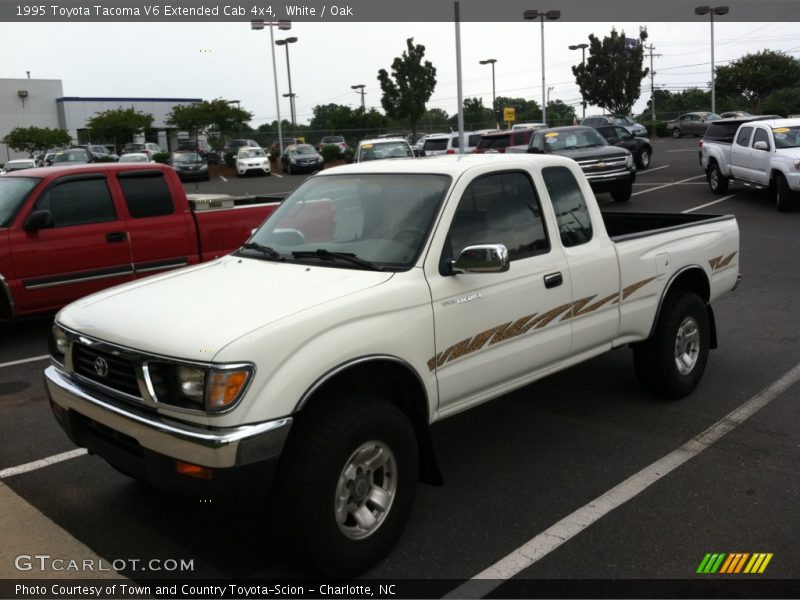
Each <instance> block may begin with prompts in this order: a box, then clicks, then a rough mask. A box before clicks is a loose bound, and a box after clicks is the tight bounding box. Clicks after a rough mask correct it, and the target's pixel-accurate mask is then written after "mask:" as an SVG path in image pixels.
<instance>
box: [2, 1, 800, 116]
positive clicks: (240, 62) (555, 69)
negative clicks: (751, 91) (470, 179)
mask: <svg viewBox="0 0 800 600" xmlns="http://www.w3.org/2000/svg"><path fill="white" fill-rule="evenodd" d="M690 18H691V22H686V23H616V24H614V23H569V22H560V21H553V22H546V23H545V57H546V64H547V68H546V80H547V86H548V87H550V86H552V87H553V90H552V91H551V92H550V97H551V99H560V100H562V101H563V102H565V103H568V104H572V105H575V106H576V112H577V113H578V114H579V115H580V108H579V103H580V93H579V91H578V88H577V86H576V85H575V81H574V77H573V75H572V72H571V70H570V67H571V65H573V64H576V63H577V62H579V61H580V58H581V53H580V51H579V50H575V51H573V50H569V49H568V46H569V45H570V44H579V43H582V42H588V36H589V34H590V33H594V34H595V35H597V36H599V37H603V36H605V35H608V34H609V33H610V31H611V28H612V27H616V28H617V30H618V31H619V30H624V31H625V32H626V34H628V36H629V37H635V35H636V34H638V30H639V26H640V25H642V26H646V27H647V30H648V33H649V38H648V40H647V44H650V43H652V44H654V46H655V53H657V54H660V55H661V56H659V57H657V58H655V59H654V62H653V64H654V67H655V71H656V75H655V85H656V87H657V88H659V87H665V88H666V89H669V90H672V91H679V90H681V89H684V88H687V87H693V86H697V87H701V88H705V89H707V85H708V82H709V81H710V61H711V52H710V27H709V22H708V20H707V19H703V18H701V17H694V15H691V16H690ZM687 20H688V19H687ZM798 25H800V24H798V23H796V22H792V23H787V22H780V23H731V22H727V23H726V22H725V17H718V19H717V20H716V21H715V26H714V32H715V63H716V64H717V65H721V64H725V63H727V62H728V61H731V60H735V59H737V58H740V57H741V56H743V55H744V54H747V53H750V52H756V51H759V50H762V49H764V48H769V49H772V50H782V51H784V52H787V53H788V54H790V55H792V56H794V57H800V26H798ZM275 35H276V39H280V38H282V37H288V36H289V35H291V36H296V37H298V38H299V41H298V42H297V43H295V44H292V45H291V46H290V51H289V52H290V61H291V73H292V88H293V91H294V92H295V94H297V101H296V102H297V114H298V122H300V123H307V122H308V121H309V120H310V119H311V117H312V108H313V107H314V106H315V105H318V104H328V103H336V104H346V105H350V106H353V107H356V106H358V105H359V102H360V97H359V96H358V94H356V93H355V92H354V91H353V90H351V88H350V86H351V85H353V84H362V83H363V84H365V85H366V92H367V96H366V103H367V107H376V108H379V109H380V87H379V85H378V81H377V73H378V70H379V69H381V68H386V69H387V70H389V68H390V65H391V62H392V60H393V59H394V57H396V56H398V55H399V54H400V53H401V52H402V51H403V50H404V49H405V40H406V38H408V37H414V40H415V42H416V43H420V44H423V45H424V46H425V48H426V58H427V59H428V60H430V61H431V62H432V63H433V64H434V66H436V68H437V70H438V73H437V81H438V83H437V86H436V90H435V91H434V93H433V96H432V98H431V100H430V101H429V103H428V107H429V108H434V107H437V108H442V109H444V110H446V111H447V112H448V114H450V115H452V114H454V113H455V112H456V108H457V101H456V98H457V90H456V59H455V56H456V52H455V26H454V25H453V24H452V23H348V24H336V23H293V27H292V30H291V31H289V32H283V31H277V30H276V31H275ZM461 40H462V43H461V52H462V69H463V93H464V97H465V98H466V97H476V96H477V97H482V98H483V101H484V105H486V106H490V105H491V95H492V79H491V67H489V66H488V65H487V66H483V65H480V64H479V62H478V61H480V60H482V59H487V58H495V59H497V63H496V65H495V67H496V86H497V95H498V96H512V97H524V98H529V99H530V98H533V99H535V100H537V102H541V98H542V85H541V68H540V65H541V50H540V48H541V37H540V25H539V23H538V22H524V21H520V22H515V23H462V24H461ZM275 50H276V55H275V56H276V60H277V66H278V86H279V91H280V93H281V94H283V93H286V92H287V91H288V89H287V73H286V55H285V50H284V49H283V48H280V47H276V48H275ZM0 56H1V57H3V58H2V60H1V61H0V78H24V77H26V71H30V76H31V77H32V78H36V79H61V80H62V82H63V87H64V95H66V96H83V97H159V98H163V97H180V98H202V99H205V100H212V99H214V98H224V99H226V100H240V101H241V106H242V107H243V108H245V109H247V110H249V111H250V112H252V113H253V114H254V119H253V122H252V125H253V126H255V127H257V126H258V125H260V124H262V123H264V122H268V121H272V120H274V119H275V118H276V108H275V101H274V87H273V75H272V62H271V58H270V48H269V32H268V31H267V30H263V31H252V30H251V29H250V26H249V23H248V22H243V23H180V22H177V23H141V24H139V23H41V24H28V23H0ZM645 66H649V60H648V59H645ZM649 89H650V79H649V78H647V79H645V80H644V81H643V82H642V96H641V97H640V99H639V101H638V102H637V103H636V105H635V106H634V111H635V112H637V113H638V112H641V111H642V110H644V108H645V105H646V103H647V100H648V98H649ZM281 102H282V103H281V107H280V110H281V116H282V117H283V118H286V119H288V117H289V108H288V99H286V98H281ZM592 112H598V111H597V110H593V109H592V108H591V107H590V109H589V111H588V113H592ZM588 113H587V114H588Z"/></svg>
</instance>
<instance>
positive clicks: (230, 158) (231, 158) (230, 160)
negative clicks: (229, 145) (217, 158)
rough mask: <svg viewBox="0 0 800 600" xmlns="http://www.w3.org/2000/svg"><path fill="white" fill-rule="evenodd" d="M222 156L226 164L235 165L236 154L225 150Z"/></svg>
mask: <svg viewBox="0 0 800 600" xmlns="http://www.w3.org/2000/svg"><path fill="white" fill-rule="evenodd" d="M222 158H223V160H224V161H225V164H226V165H227V166H229V167H235V166H236V155H235V154H234V153H233V152H226V153H225V154H224V155H223V157H222Z"/></svg>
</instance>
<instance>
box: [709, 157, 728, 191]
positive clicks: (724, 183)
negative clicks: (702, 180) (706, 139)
mask: <svg viewBox="0 0 800 600" xmlns="http://www.w3.org/2000/svg"><path fill="white" fill-rule="evenodd" d="M706 179H708V187H709V188H711V191H712V192H714V193H715V194H724V193H725V192H727V191H728V178H727V177H725V175H723V174H722V171H720V170H719V165H718V164H717V161H712V162H711V166H710V167H708V174H707V175H706Z"/></svg>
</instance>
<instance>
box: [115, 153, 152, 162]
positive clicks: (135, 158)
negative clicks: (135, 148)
mask: <svg viewBox="0 0 800 600" xmlns="http://www.w3.org/2000/svg"><path fill="white" fill-rule="evenodd" d="M119 162H150V159H149V158H147V154H135V153H134V154H123V155H122V156H120V157H119Z"/></svg>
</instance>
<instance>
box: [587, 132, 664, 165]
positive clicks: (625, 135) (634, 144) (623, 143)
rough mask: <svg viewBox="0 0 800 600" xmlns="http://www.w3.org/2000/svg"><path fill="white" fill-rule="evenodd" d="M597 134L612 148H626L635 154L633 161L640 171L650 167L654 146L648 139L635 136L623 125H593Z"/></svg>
mask: <svg viewBox="0 0 800 600" xmlns="http://www.w3.org/2000/svg"><path fill="white" fill-rule="evenodd" d="M592 127H594V128H595V129H596V130H597V133H599V134H600V135H602V136H603V137H604V138H605V139H606V141H607V142H608V143H609V144H611V145H612V146H619V147H620V148H625V149H626V150H629V151H630V153H631V154H633V160H635V161H636V166H637V167H638V168H640V169H646V168H647V167H649V166H650V159H651V158H653V146H651V145H650V140H649V139H647V138H646V137H639V136H637V135H633V134H632V133H631V132H630V131H628V130H627V129H625V128H624V127H623V126H622V125H592Z"/></svg>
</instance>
